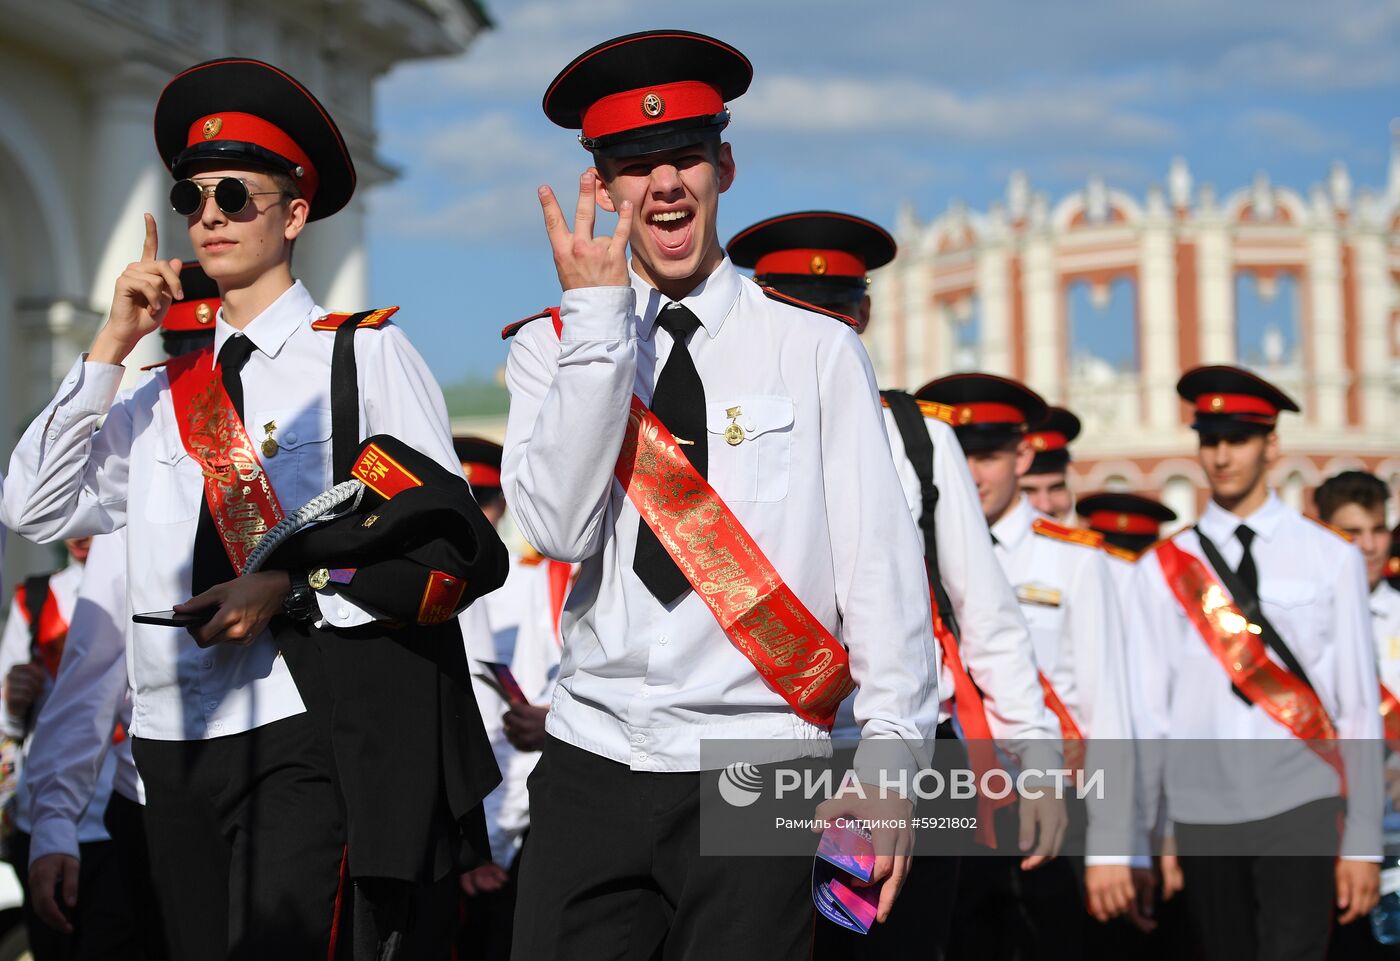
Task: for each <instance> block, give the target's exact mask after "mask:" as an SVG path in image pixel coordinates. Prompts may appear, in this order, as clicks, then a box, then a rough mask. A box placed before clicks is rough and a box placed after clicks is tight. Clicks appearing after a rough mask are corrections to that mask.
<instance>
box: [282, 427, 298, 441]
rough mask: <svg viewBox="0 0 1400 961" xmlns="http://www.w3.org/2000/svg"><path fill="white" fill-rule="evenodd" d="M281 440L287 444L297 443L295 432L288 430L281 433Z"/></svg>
mask: <svg viewBox="0 0 1400 961" xmlns="http://www.w3.org/2000/svg"><path fill="white" fill-rule="evenodd" d="M282 439H283V440H284V441H286V442H287V443H288V444H295V443H296V442H297V435H296V432H295V431H290V430H287V431H283V432H282Z"/></svg>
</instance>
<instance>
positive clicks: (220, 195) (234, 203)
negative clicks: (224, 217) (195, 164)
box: [170, 177, 287, 217]
mask: <svg viewBox="0 0 1400 961" xmlns="http://www.w3.org/2000/svg"><path fill="white" fill-rule="evenodd" d="M268 194H277V195H278V196H286V195H287V192H286V191H285V190H249V189H248V185H247V184H246V183H244V182H243V181H242V180H240V179H239V178H237V177H223V178H221V179H220V180H219V182H218V183H213V184H200V183H195V182H194V181H193V180H177V181H175V184H174V185H173V186H172V187H171V188H170V206H171V207H172V208H174V210H175V212H176V213H177V214H179V215H180V216H182V217H189V216H190V215H192V214H194V213H196V212H197V211H198V210H199V209H200V208H201V207H203V206H204V198H205V197H209V196H211V195H212V196H213V198H214V203H215V204H217V205H218V207H219V209H220V210H222V211H223V212H224V213H226V214H237V213H242V212H243V210H244V208H246V207H247V206H248V199H249V198H250V197H263V196H266V195H268Z"/></svg>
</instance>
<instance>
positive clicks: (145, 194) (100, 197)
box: [50, 61, 193, 390]
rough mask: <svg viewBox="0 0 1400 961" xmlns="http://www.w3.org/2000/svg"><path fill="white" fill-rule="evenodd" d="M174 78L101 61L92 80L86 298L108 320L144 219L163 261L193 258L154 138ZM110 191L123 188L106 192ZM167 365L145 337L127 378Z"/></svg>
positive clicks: (134, 64)
mask: <svg viewBox="0 0 1400 961" xmlns="http://www.w3.org/2000/svg"><path fill="white" fill-rule="evenodd" d="M169 80H170V72H169V71H168V70H164V69H161V68H158V67H155V66H153V65H151V64H148V63H142V62H139V61H127V62H124V63H119V64H110V63H103V64H102V65H101V69H100V71H96V72H94V73H92V74H91V75H89V76H88V78H87V81H88V90H89V92H90V95H91V97H92V118H93V125H92V150H91V161H92V162H91V166H90V168H89V169H90V171H91V173H90V176H91V189H89V190H87V191H86V195H87V198H88V202H87V206H86V210H85V211H84V213H85V216H86V217H87V222H86V231H85V233H86V236H87V237H88V238H89V244H90V246H89V247H88V249H87V251H86V254H87V260H88V263H89V264H90V265H91V273H90V275H89V276H91V278H92V285H91V287H90V288H89V291H88V300H89V303H90V306H91V307H92V309H93V310H94V311H96V312H97V313H98V314H99V315H101V316H102V317H103V318H105V317H106V316H107V312H108V311H109V310H110V309H111V307H112V288H113V285H114V284H116V281H117V278H118V277H119V276H121V273H122V271H123V270H125V269H126V265H127V264H129V263H131V262H132V261H133V260H139V259H140V257H141V245H142V243H143V242H144V241H145V238H146V224H145V218H144V216H143V215H144V214H147V213H150V214H154V215H155V218H156V226H157V228H158V229H159V232H160V249H159V256H161V257H165V258H169V257H180V258H181V259H189V258H190V257H191V256H192V255H193V252H192V251H191V250H190V242H189V237H188V235H187V233H186V231H185V223H184V218H182V217H179V216H177V215H176V214H175V213H174V212H173V211H172V210H171V209H170V197H169V192H170V174H169V173H168V172H167V171H166V168H165V166H164V165H163V164H162V163H161V159H160V158H159V157H157V156H156V151H155V145H154V143H153V142H152V140H151V117H152V115H153V113H154V111H155V103H156V99H157V98H158V97H159V96H160V92H161V90H162V89H164V87H165V84H166V83H168V82H169ZM113 186H119V187H120V189H109V188H110V187H113ZM84 346H86V345H84ZM164 359H165V352H164V351H163V350H162V349H161V345H160V339H159V338H158V337H147V338H145V339H144V340H142V341H141V343H139V344H137V345H136V349H135V350H133V351H132V352H131V355H130V357H129V358H128V360H127V362H126V369H127V371H128V379H130V378H132V377H134V376H135V375H134V374H133V373H132V372H134V371H139V370H140V368H141V367H143V366H145V365H146V364H154V363H157V362H159V361H161V360H164ZM52 386H53V385H50V390H52Z"/></svg>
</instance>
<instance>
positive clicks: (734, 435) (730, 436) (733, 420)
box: [724, 407, 744, 447]
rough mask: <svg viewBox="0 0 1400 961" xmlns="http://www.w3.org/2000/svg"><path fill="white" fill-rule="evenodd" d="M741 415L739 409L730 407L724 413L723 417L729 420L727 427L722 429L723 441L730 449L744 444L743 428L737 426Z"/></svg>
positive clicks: (741, 410)
mask: <svg viewBox="0 0 1400 961" xmlns="http://www.w3.org/2000/svg"><path fill="white" fill-rule="evenodd" d="M743 413H744V411H743V408H741V407H731V408H729V409H728V410H726V411H725V412H724V416H726V417H728V418H729V426H728V427H726V428H725V429H724V440H725V442H726V443H727V444H729V446H730V447H737V446H739V445H740V444H742V443H743V442H744V428H742V427H740V426H739V416H740V415H741V414H743Z"/></svg>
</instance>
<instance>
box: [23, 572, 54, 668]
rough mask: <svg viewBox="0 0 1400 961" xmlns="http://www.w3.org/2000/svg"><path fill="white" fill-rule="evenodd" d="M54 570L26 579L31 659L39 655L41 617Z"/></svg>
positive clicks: (25, 603)
mask: <svg viewBox="0 0 1400 961" xmlns="http://www.w3.org/2000/svg"><path fill="white" fill-rule="evenodd" d="M51 577H53V572H49V573H47V574H34V575H31V576H29V577H26V578H25V579H24V611H25V613H26V614H28V615H29V659H30V660H33V659H34V658H36V657H38V656H39V618H40V617H42V616H43V613H44V605H45V604H46V603H48V600H49V579H50V578H51Z"/></svg>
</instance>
